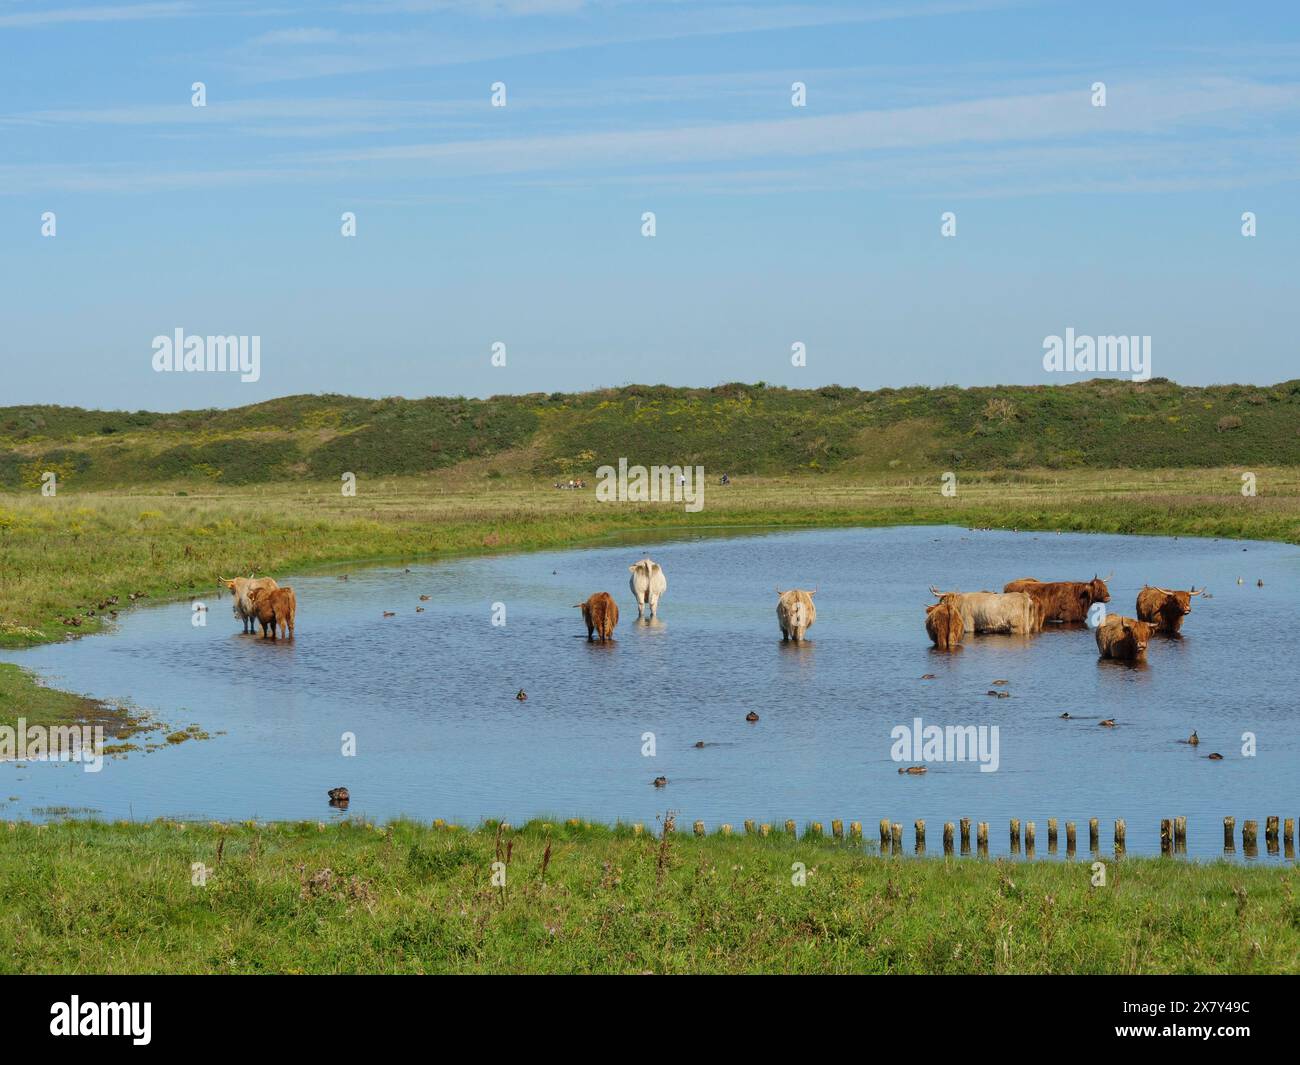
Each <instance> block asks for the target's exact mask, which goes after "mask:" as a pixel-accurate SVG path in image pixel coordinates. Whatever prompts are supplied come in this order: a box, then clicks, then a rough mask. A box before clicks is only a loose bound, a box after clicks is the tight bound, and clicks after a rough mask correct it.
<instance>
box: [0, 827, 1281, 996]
mask: <svg viewBox="0 0 1300 1065" xmlns="http://www.w3.org/2000/svg"><path fill="white" fill-rule="evenodd" d="M500 860H504V861H505V862H506V869H507V873H506V878H507V879H506V887H505V888H498V887H494V886H493V885H492V881H491V875H492V868H491V866H492V863H493V862H494V861H500ZM796 861H798V862H803V863H804V864H805V865H806V867H807V882H806V885H805V886H803V887H796V886H794V885H793V884H792V882H791V865H792V863H794V862H796ZM196 862H201V863H203V864H204V866H206V868H207V876H206V882H205V885H204V886H195V885H194V884H193V883H192V865H193V863H196ZM1089 864H1090V863H1088V862H1041V863H1033V862H1031V863H1020V864H1017V863H1010V862H1004V861H994V862H989V861H982V860H978V859H976V860H972V859H961V860H956V859H941V858H929V859H914V858H912V859H908V858H904V859H891V858H880V857H878V856H876V855H874V854H872V853H870V852H869V851H866V850H864V849H862V848H861V847H860V846H853V845H850V844H847V843H843V842H840V841H836V840H833V839H822V840H798V841H796V840H792V839H790V838H789V837H785V836H781V835H774V836H771V837H768V838H761V837H754V836H731V837H722V836H717V835H711V836H705V837H699V838H696V837H693V836H691V835H689V834H686V835H683V834H676V835H674V836H673V837H672V842H671V845H670V847H667V848H665V847H664V846H663V842H662V839H661V838H660V837H658V836H656V835H654V834H642V835H636V834H634V833H633V832H632V831H631V829H630V828H628V827H619V828H615V829H609V828H602V827H599V826H594V825H578V826H571V825H566V824H564V823H562V822H560V821H551V822H530V823H529V824H527V825H525V826H522V827H521V828H517V829H509V830H506V829H502V828H501V827H500V826H499V825H498V824H496V823H493V822H488V823H486V824H484V825H483V826H481V827H479V828H478V829H474V830H468V831H467V830H463V829H459V830H457V829H453V828H450V827H445V828H441V829H439V828H431V827H427V826H424V825H420V824H416V823H412V822H395V823H392V824H389V825H387V826H384V827H382V828H380V827H376V826H374V825H368V824H363V823H358V822H345V823H341V824H331V825H328V826H326V825H318V824H315V823H302V824H279V825H270V826H255V825H248V824H244V825H212V824H193V823H191V824H184V825H182V824H176V823H166V822H155V823H149V824H125V823H118V824H104V823H96V822H67V823H60V824H51V825H48V826H35V825H27V824H20V825H16V826H14V827H12V828H10V829H8V830H5V828H3V827H0V882H3V883H4V884H5V885H6V889H5V891H4V892H3V893H0V971H5V972H18V973H22V972H77V973H94V972H117V973H127V972H164V973H258V972H306V973H342V972H384V973H387V972H391V973H424V972H458V973H467V972H474V973H505V972H535V973H547V972H564V973H576V972H615V973H636V972H656V973H672V972H699V973H712V972H791V973H794V972H871V973H976V974H992V973H1056V972H1072V973H1167V972H1191V973H1204V972H1222V973H1263V972H1291V973H1294V972H1298V971H1300V906H1298V905H1297V901H1296V889H1297V887H1300V873H1297V871H1296V869H1295V868H1283V869H1279V868H1250V867H1243V866H1236V865H1228V864H1224V863H1209V864H1203V865H1200V864H1187V863H1185V862H1180V861H1174V860H1170V859H1123V860H1121V861H1118V862H1112V863H1110V864H1109V870H1108V886H1107V887H1105V888H1094V887H1092V885H1091V874H1090V870H1089ZM543 868H544V869H545V872H544V874H543V875H539V872H540V871H541V870H542V869H543Z"/></svg>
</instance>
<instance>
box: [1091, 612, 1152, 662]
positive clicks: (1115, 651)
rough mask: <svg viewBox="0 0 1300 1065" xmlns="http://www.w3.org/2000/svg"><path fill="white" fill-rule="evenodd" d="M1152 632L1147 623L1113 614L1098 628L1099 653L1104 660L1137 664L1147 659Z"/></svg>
mask: <svg viewBox="0 0 1300 1065" xmlns="http://www.w3.org/2000/svg"><path fill="white" fill-rule="evenodd" d="M1152 631H1153V627H1152V626H1151V625H1148V624H1147V623H1146V622H1145V621H1137V620H1136V619H1134V618H1126V617H1124V615H1123V614H1112V615H1111V616H1110V617H1108V618H1107V619H1106V620H1105V621H1103V622H1102V623H1101V624H1100V625H1098V626H1097V652H1098V654H1100V655H1101V657H1102V658H1120V659H1123V660H1124V661H1127V662H1136V661H1138V660H1140V659H1143V658H1145V657H1146V654H1147V641H1148V640H1150V639H1151V633H1152Z"/></svg>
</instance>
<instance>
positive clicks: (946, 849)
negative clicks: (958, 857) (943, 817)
mask: <svg viewBox="0 0 1300 1065" xmlns="http://www.w3.org/2000/svg"><path fill="white" fill-rule="evenodd" d="M954 827H955V826H954V825H953V823H952V822H951V821H945V822H944V823H943V853H944V854H951V853H952V837H953V829H954Z"/></svg>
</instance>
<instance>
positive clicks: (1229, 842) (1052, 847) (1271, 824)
mask: <svg viewBox="0 0 1300 1065" xmlns="http://www.w3.org/2000/svg"><path fill="white" fill-rule="evenodd" d="M959 824H960V828H961V853H962V854H969V853H970V851H971V839H970V835H971V833H970V829H971V819H970V818H969V817H963V818H962V819H961V821H960V822H959ZM1236 824H1237V819H1236V818H1235V817H1225V818H1224V819H1223V850H1224V853H1225V854H1232V853H1234V852H1235V850H1236V847H1235V845H1234V834H1235V827H1236ZM957 827H958V825H956V824H954V823H953V822H952V821H945V822H944V826H943V853H944V854H952V853H953V850H954V838H955V836H956V829H957ZM1057 827H1058V821H1057V819H1056V818H1055V817H1049V818H1048V819H1047V853H1048V854H1055V853H1056V852H1057V850H1058V846H1059V841H1058V832H1057ZM694 828H695V834H696V835H697V836H703V835H705V832H706V830H705V827H704V822H703V821H696V822H695V826H694ZM1010 828H1011V853H1012V854H1019V853H1020V840H1021V822H1020V818H1018V817H1013V818H1011V826H1010ZM1278 829H1279V821H1278V818H1277V817H1269V818H1267V819H1266V821H1265V822H1264V839H1265V843H1266V845H1267V847H1268V853H1269V854H1277V853H1278V836H1279V831H1278ZM719 831H720V832H721V833H722V835H724V836H729V835H731V833H732V828H731V825H722V826H721V828H720V829H719ZM745 831H746V832H747V833H748V834H750V835H755V834H757V835H760V836H768V835H771V833H772V826H771V825H770V824H761V825H760V824H758V823H756V822H754V821H746V822H745ZM785 831H786V833H787V834H788V835H791V836H793V835H797V834H798V826H797V825H796V824H795V822H794V821H786V823H785ZM912 831H913V834H914V839H915V844H914V849H915V852H916V853H917V854H924V853H925V821H923V820H917V821H915V822H914V823H913V825H912ZM1258 831H1259V823H1258V822H1257V821H1243V822H1242V826H1241V844H1242V849H1243V850H1244V851H1245V853H1246V855H1247V856H1248V857H1253V856H1254V855H1255V854H1256V853H1257V852H1258V849H1259V848H1258V845H1257V835H1258ZM805 834H806V835H808V836H814V837H816V836H822V835H824V834H825V833H824V829H823V827H822V823H821V822H820V821H810V822H809V823H808V827H807V830H806V833H805ZM831 835H832V836H834V837H835V838H836V839H844V822H843V821H840V820H835V821H832V822H831ZM1100 836H1101V832H1100V825H1099V823H1098V821H1097V818H1095V817H1092V818H1089V819H1088V849H1089V850H1090V851H1092V852H1093V853H1094V854H1096V853H1097V851H1098V850H1099V848H1100ZM1281 836H1282V840H1283V845H1284V846H1285V848H1286V856H1287V857H1288V858H1293V857H1295V818H1293V817H1288V818H1287V819H1286V820H1285V822H1282V827H1281ZM1037 837H1038V826H1037V825H1036V824H1035V822H1033V821H1026V822H1024V849H1025V854H1026V856H1027V857H1031V858H1032V857H1033V855H1034V849H1035V847H1036V845H1037ZM848 838H849V839H856V840H860V839H862V822H861V821H850V822H849V832H848ZM1127 842H1128V825H1127V824H1126V823H1125V821H1124V819H1123V818H1116V819H1115V853H1116V854H1123V853H1124V852H1125V849H1126V847H1127ZM975 846H976V849H977V851H978V853H979V854H981V855H987V854H988V850H989V825H988V822H987V821H980V822H979V823H978V824H977V825H976V826H975ZM1075 850H1076V833H1075V824H1074V822H1073V821H1067V822H1066V823H1065V852H1066V854H1067V855H1071V856H1073V854H1074V853H1075ZM1186 850H1187V818H1186V817H1174V818H1168V817H1166V818H1164V819H1163V820H1162V821H1161V822H1160V853H1161V854H1174V853H1178V854H1182V853H1185V852H1186ZM902 851H903V826H902V824H900V823H899V822H897V821H890V820H889V818H887V817H882V818H881V819H880V853H881V854H901V853H902Z"/></svg>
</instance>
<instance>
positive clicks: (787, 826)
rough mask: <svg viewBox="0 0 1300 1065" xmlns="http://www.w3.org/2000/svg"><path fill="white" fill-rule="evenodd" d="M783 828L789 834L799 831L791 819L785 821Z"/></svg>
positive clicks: (795, 833)
mask: <svg viewBox="0 0 1300 1065" xmlns="http://www.w3.org/2000/svg"><path fill="white" fill-rule="evenodd" d="M785 830H786V832H787V833H788V834H789V835H791V836H793V835H797V834H798V831H799V830H798V828H796V827H795V823H794V822H793V821H787V822H786V823H785Z"/></svg>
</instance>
